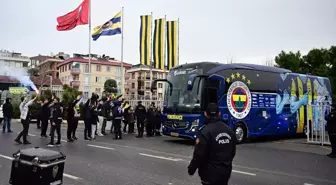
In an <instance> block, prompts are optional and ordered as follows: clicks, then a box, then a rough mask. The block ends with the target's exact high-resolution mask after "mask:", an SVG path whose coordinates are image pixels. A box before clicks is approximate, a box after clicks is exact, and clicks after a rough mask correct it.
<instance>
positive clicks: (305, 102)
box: [152, 62, 332, 143]
mask: <svg viewBox="0 0 336 185" xmlns="http://www.w3.org/2000/svg"><path fill="white" fill-rule="evenodd" d="M157 82H160V83H165V84H166V88H165V97H164V107H163V110H164V123H163V128H162V130H163V134H164V135H168V136H173V137H181V138H190V139H195V138H196V133H197V131H198V129H200V128H201V127H202V126H203V125H204V121H205V117H204V110H205V108H206V106H207V104H209V103H212V102H214V103H218V104H219V107H220V114H221V119H222V120H223V121H224V122H226V123H227V124H228V125H229V126H230V127H231V128H233V129H234V130H235V132H236V136H237V140H238V142H239V143H242V142H244V141H245V140H246V139H247V138H250V137H257V136H275V135H289V134H302V133H305V130H306V128H307V123H312V122H313V121H315V122H316V123H317V122H318V120H319V118H320V116H324V115H321V114H320V113H321V111H320V110H319V106H315V105H319V104H321V102H326V101H327V102H329V103H331V101H332V99H331V95H332V92H331V85H330V82H329V79H328V78H325V77H318V76H311V75H303V74H296V73H292V72H291V71H290V70H287V69H282V68H277V67H268V66H262V65H255V64H220V63H213V62H200V63H191V64H183V65H180V66H176V67H174V68H172V69H171V70H170V71H169V74H168V76H167V79H159V80H155V81H154V83H153V84H152V89H155V88H156V85H157ZM309 125H310V124H309Z"/></svg>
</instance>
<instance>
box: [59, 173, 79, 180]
mask: <svg viewBox="0 0 336 185" xmlns="http://www.w3.org/2000/svg"><path fill="white" fill-rule="evenodd" d="M63 176H64V177H68V178H69V179H73V180H81V179H82V178H80V177H76V176H73V175H70V174H66V173H63Z"/></svg>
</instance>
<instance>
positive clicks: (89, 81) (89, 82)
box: [88, 0, 92, 97]
mask: <svg viewBox="0 0 336 185" xmlns="http://www.w3.org/2000/svg"><path fill="white" fill-rule="evenodd" d="M91 5H92V3H91V0H89V75H88V76H89V80H88V84H89V95H88V97H90V96H91Z"/></svg>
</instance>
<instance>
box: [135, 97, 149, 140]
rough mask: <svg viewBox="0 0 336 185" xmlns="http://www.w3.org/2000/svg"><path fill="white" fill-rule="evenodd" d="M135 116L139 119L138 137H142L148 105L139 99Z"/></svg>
mask: <svg viewBox="0 0 336 185" xmlns="http://www.w3.org/2000/svg"><path fill="white" fill-rule="evenodd" d="M135 116H136V119H137V128H138V135H137V136H136V137H137V138H142V137H143V133H144V126H145V119H146V107H145V106H143V105H142V102H141V101H139V102H138V105H137V106H136V107H135Z"/></svg>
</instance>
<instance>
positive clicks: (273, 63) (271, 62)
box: [263, 58, 275, 67]
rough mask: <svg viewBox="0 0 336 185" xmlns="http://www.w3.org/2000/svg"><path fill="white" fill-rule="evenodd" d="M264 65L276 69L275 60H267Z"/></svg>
mask: <svg viewBox="0 0 336 185" xmlns="http://www.w3.org/2000/svg"><path fill="white" fill-rule="evenodd" d="M263 65H265V66H270V67H274V66H275V62H274V60H273V59H269V58H268V59H266V60H265V61H264V63H263Z"/></svg>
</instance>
